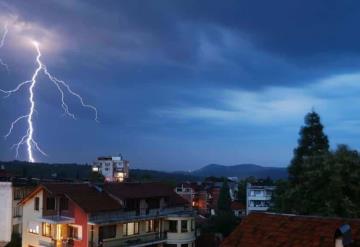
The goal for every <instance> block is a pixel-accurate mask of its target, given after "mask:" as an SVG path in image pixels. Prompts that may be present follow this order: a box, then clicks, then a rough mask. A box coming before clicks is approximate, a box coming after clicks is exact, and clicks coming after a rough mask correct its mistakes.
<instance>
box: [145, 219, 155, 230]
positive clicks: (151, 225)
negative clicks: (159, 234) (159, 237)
mask: <svg viewBox="0 0 360 247" xmlns="http://www.w3.org/2000/svg"><path fill="white" fill-rule="evenodd" d="M145 225H146V232H153V231H154V220H147V221H146V222H145Z"/></svg>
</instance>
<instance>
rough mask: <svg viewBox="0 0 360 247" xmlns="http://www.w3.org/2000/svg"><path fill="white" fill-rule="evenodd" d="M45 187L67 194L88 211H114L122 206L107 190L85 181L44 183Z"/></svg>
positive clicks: (50, 190)
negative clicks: (76, 182)
mask: <svg viewBox="0 0 360 247" xmlns="http://www.w3.org/2000/svg"><path fill="white" fill-rule="evenodd" d="M43 187H45V189H46V190H47V191H48V192H50V193H52V194H55V195H65V196H67V197H68V198H69V199H70V200H72V201H73V202H75V203H76V204H77V205H78V206H79V207H80V208H82V209H83V210H84V211H85V212H87V213H94V212H102V211H114V210H120V209H121V208H122V206H121V204H120V203H119V202H117V201H116V200H115V199H113V198H111V197H110V196H109V195H107V194H106V193H105V192H102V191H99V190H97V189H96V188H95V187H94V186H92V185H90V184H85V183H78V184H73V183H53V184H43Z"/></svg>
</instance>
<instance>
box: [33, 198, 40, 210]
mask: <svg viewBox="0 0 360 247" xmlns="http://www.w3.org/2000/svg"><path fill="white" fill-rule="evenodd" d="M39 204H40V199H39V197H35V201H34V210H35V211H39Z"/></svg>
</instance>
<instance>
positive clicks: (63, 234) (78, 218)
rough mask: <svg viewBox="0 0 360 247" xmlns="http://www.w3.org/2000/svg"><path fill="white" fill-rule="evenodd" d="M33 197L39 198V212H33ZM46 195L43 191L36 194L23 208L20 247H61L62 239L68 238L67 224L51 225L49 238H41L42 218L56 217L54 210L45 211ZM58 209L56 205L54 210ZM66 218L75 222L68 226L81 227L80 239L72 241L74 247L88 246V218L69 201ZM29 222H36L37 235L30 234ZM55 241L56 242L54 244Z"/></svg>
mask: <svg viewBox="0 0 360 247" xmlns="http://www.w3.org/2000/svg"><path fill="white" fill-rule="evenodd" d="M35 197H39V211H36V210H34V204H35ZM47 197H48V193H47V192H45V191H40V192H38V193H37V194H36V195H35V196H34V197H32V198H31V199H29V200H28V201H27V202H26V203H25V204H24V206H23V221H22V223H23V224H22V225H23V226H22V232H23V234H22V246H26V247H27V246H29V245H31V246H35V247H38V246H40V245H41V246H61V242H62V239H64V240H66V239H67V238H68V232H67V229H68V226H69V224H55V223H54V224H51V226H52V231H51V234H50V236H49V237H47V236H43V232H42V230H43V229H42V223H43V220H41V219H42V216H50V215H57V211H56V210H46V198H47ZM58 207H59V205H58V203H56V209H57V208H58ZM66 216H71V217H72V218H74V219H75V222H74V223H73V224H70V225H76V226H81V239H79V240H74V241H73V242H74V245H73V246H74V247H87V246H88V225H87V221H88V216H87V214H86V213H85V212H84V211H82V209H80V208H79V207H78V206H76V204H74V203H73V202H71V201H69V210H68V212H67V214H66ZM30 222H37V223H38V226H39V233H38V234H35V233H30V232H29V229H28V226H29V224H30ZM56 241H57V242H56Z"/></svg>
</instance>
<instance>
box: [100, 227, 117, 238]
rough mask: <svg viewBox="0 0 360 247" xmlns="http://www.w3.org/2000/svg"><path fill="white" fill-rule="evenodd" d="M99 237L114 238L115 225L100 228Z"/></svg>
mask: <svg viewBox="0 0 360 247" xmlns="http://www.w3.org/2000/svg"><path fill="white" fill-rule="evenodd" d="M100 235H102V239H107V238H115V237H116V225H109V226H101V227H100Z"/></svg>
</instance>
